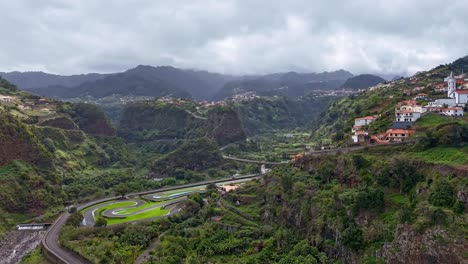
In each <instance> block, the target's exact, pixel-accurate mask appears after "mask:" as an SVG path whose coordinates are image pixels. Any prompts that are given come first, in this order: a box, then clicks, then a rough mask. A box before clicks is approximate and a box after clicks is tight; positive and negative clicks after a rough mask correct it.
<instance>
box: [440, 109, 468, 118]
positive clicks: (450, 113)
mask: <svg viewBox="0 0 468 264" xmlns="http://www.w3.org/2000/svg"><path fill="white" fill-rule="evenodd" d="M441 112H442V114H444V115H446V116H453V117H456V116H463V108H461V107H447V108H442V109H441Z"/></svg>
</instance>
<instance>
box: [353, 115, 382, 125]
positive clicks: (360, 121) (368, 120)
mask: <svg viewBox="0 0 468 264" xmlns="http://www.w3.org/2000/svg"><path fill="white" fill-rule="evenodd" d="M376 119H377V117H376V116H365V117H359V118H356V119H354V126H355V127H361V126H367V125H369V124H370V123H372V122H374V121H375V120H376Z"/></svg>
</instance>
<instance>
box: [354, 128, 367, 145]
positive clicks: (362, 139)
mask: <svg viewBox="0 0 468 264" xmlns="http://www.w3.org/2000/svg"><path fill="white" fill-rule="evenodd" d="M351 139H352V140H353V143H367V142H369V141H370V136H369V132H367V131H356V133H354V135H352V136H351Z"/></svg>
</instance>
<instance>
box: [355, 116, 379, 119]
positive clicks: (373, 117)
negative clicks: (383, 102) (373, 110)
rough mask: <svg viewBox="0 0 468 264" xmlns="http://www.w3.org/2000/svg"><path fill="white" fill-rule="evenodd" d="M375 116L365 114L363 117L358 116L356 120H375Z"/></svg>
mask: <svg viewBox="0 0 468 264" xmlns="http://www.w3.org/2000/svg"><path fill="white" fill-rule="evenodd" d="M375 119H377V117H375V116H365V117H358V118H356V120H375Z"/></svg>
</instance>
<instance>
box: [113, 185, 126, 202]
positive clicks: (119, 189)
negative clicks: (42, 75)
mask: <svg viewBox="0 0 468 264" xmlns="http://www.w3.org/2000/svg"><path fill="white" fill-rule="evenodd" d="M114 190H115V192H116V193H117V194H118V195H120V196H122V198H123V197H125V195H126V194H127V193H128V184H126V183H121V184H119V185H117V186H116V187H115V188H114Z"/></svg>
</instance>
